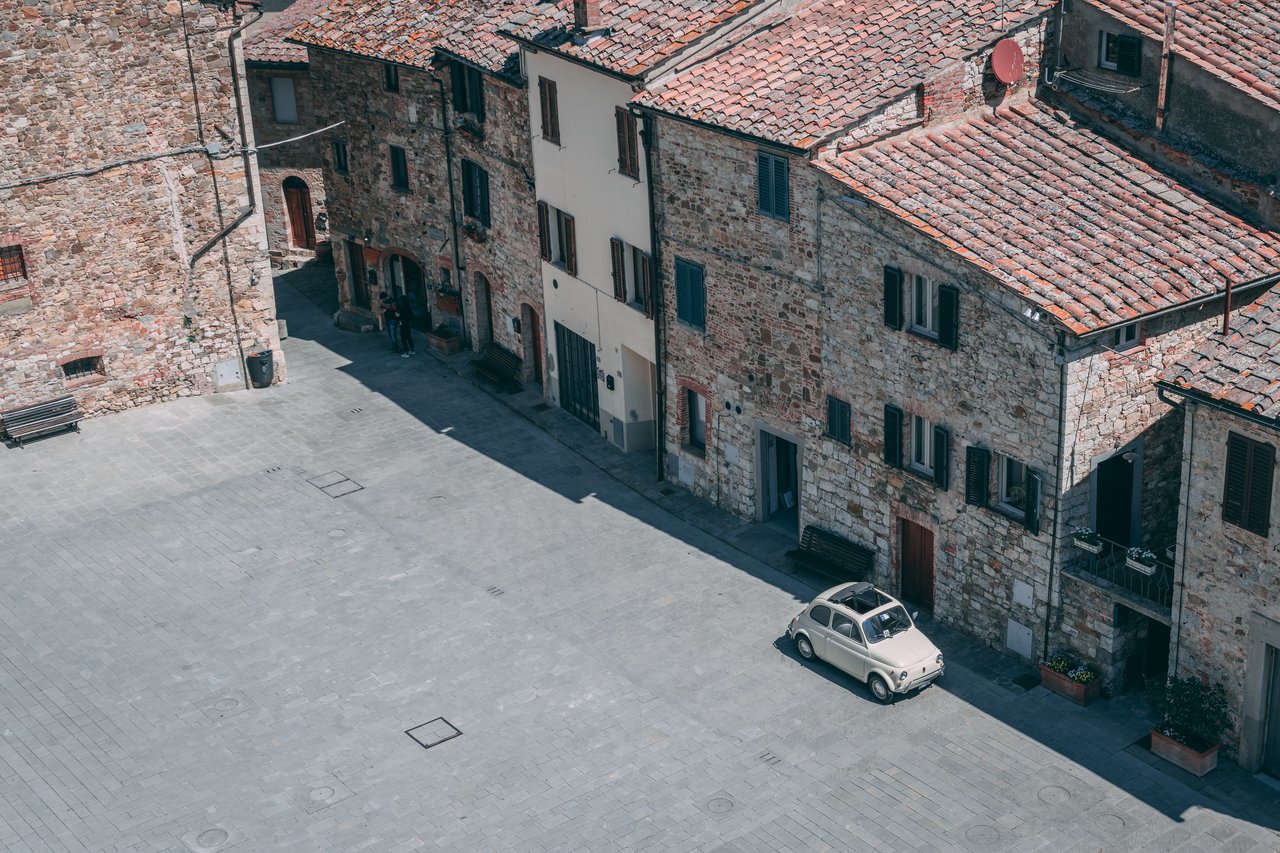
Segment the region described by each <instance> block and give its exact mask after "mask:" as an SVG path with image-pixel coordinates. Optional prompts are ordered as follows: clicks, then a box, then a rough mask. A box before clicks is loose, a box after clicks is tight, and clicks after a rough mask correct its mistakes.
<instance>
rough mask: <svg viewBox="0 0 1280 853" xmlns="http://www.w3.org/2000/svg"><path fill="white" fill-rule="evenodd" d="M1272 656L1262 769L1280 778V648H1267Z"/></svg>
mask: <svg viewBox="0 0 1280 853" xmlns="http://www.w3.org/2000/svg"><path fill="white" fill-rule="evenodd" d="M1267 650H1268V652H1269V653H1270V657H1271V666H1270V670H1271V672H1270V673H1269V676H1270V677H1269V678H1268V681H1270V685H1269V687H1270V690H1268V694H1269V695H1268V696H1267V711H1266V718H1265V719H1264V721H1263V735H1262V737H1263V741H1262V748H1263V752H1262V771H1263V772H1264V773H1267V774H1269V775H1271V776H1275V777H1276V778H1280V649H1276V648H1271V647H1268V648H1267Z"/></svg>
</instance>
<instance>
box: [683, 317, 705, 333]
mask: <svg viewBox="0 0 1280 853" xmlns="http://www.w3.org/2000/svg"><path fill="white" fill-rule="evenodd" d="M676 324H677V325H680V326H684V327H685V328H686V329H692V330H693V331H695V332H697V333H698V334H700V335H705V334H706V333H707V327H706V326H695V325H693V324H692V323H690V322H689V321H688V320H681V319H680V318H679V317H677V318H676Z"/></svg>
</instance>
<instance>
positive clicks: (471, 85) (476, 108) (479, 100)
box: [467, 68, 484, 121]
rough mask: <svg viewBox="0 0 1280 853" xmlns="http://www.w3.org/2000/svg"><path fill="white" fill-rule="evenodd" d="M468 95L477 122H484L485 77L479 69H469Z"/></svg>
mask: <svg viewBox="0 0 1280 853" xmlns="http://www.w3.org/2000/svg"><path fill="white" fill-rule="evenodd" d="M467 94H468V96H469V100H470V104H469V106H470V108H471V112H472V113H474V114H475V117H476V121H484V76H483V75H481V73H480V69H478V68H468V69H467Z"/></svg>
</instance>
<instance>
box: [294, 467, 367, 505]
mask: <svg viewBox="0 0 1280 853" xmlns="http://www.w3.org/2000/svg"><path fill="white" fill-rule="evenodd" d="M307 482H308V483H310V484H311V485H313V486H315V487H316V488H317V489H319V490H320V491H322V492H324V493H325V494H326V495H328V496H329V497H331V498H340V497H342V496H343V495H349V494H351V493H352V492H358V491H360V490H361V489H363V488H364V486H362V485H360V484H359V483H357V482H356V481H355V480H352V479H351V478H350V477H348V476H347V475H346V474H343V473H342V472H340V471H330V472H329V473H327V474H321V475H320V476H318V477H312V478H311V479H309V480H307Z"/></svg>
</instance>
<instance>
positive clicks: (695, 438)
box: [684, 388, 707, 450]
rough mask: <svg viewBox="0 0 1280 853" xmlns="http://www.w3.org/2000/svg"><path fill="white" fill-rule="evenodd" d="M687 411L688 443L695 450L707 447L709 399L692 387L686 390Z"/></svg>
mask: <svg viewBox="0 0 1280 853" xmlns="http://www.w3.org/2000/svg"><path fill="white" fill-rule="evenodd" d="M684 400H685V406H686V411H688V413H689V435H688V437H687V442H686V443H687V444H688V446H689V447H692V448H693V449H694V450H706V449H707V400H706V398H705V397H703V396H702V395H701V394H699V393H698V392H697V391H694V390H693V389H692V388H686V389H685V391H684Z"/></svg>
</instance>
